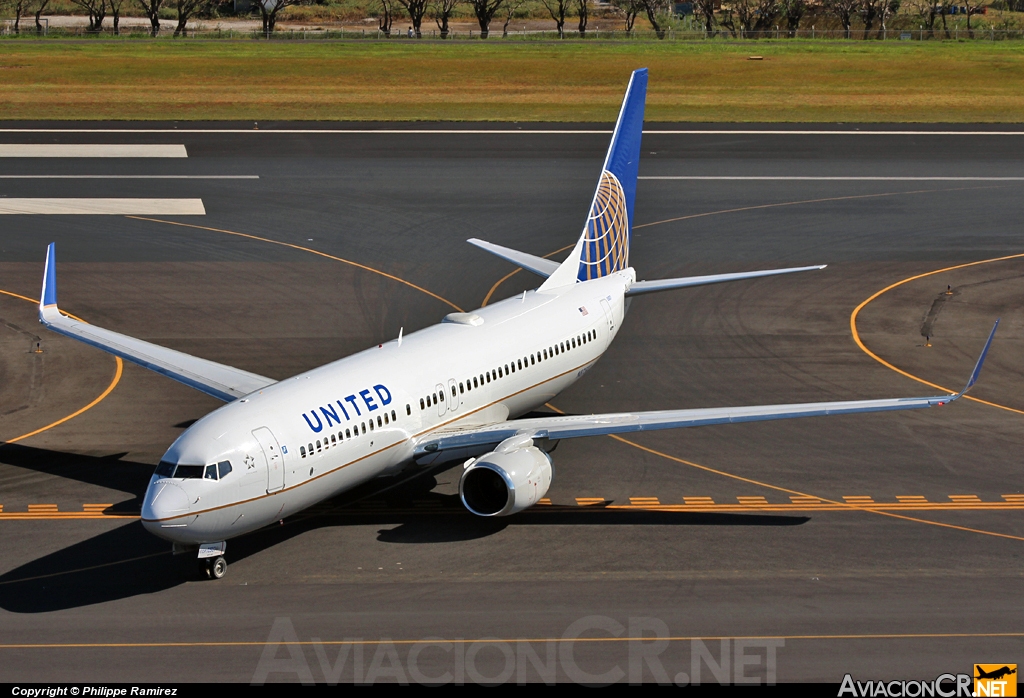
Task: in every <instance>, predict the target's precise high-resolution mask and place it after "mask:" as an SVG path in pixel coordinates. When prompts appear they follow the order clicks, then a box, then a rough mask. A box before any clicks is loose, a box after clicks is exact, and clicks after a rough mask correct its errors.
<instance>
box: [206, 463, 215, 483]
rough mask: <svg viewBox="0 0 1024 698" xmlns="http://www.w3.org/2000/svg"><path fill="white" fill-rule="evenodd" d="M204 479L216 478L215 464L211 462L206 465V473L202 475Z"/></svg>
mask: <svg viewBox="0 0 1024 698" xmlns="http://www.w3.org/2000/svg"><path fill="white" fill-rule="evenodd" d="M203 479H204V480H216V479H217V465H216V464H214V463H211V464H210V465H208V466H206V475H204V476H203Z"/></svg>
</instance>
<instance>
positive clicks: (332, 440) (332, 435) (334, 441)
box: [331, 434, 338, 446]
mask: <svg viewBox="0 0 1024 698" xmlns="http://www.w3.org/2000/svg"><path fill="white" fill-rule="evenodd" d="M336 443H338V441H337V439H335V438H334V434H331V445H332V446H333V445H334V444H336Z"/></svg>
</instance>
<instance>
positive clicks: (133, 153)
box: [0, 143, 188, 158]
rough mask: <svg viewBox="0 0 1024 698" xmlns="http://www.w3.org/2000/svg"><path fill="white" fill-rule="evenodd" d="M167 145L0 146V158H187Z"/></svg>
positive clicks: (178, 148)
mask: <svg viewBox="0 0 1024 698" xmlns="http://www.w3.org/2000/svg"><path fill="white" fill-rule="evenodd" d="M187 157H188V153H187V152H186V151H185V146H184V145H181V144H178V145H171V144H167V143H154V144H129V143H0V158H187Z"/></svg>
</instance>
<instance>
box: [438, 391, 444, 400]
mask: <svg viewBox="0 0 1024 698" xmlns="http://www.w3.org/2000/svg"><path fill="white" fill-rule="evenodd" d="M437 395H438V397H440V398H441V402H444V393H443V392H442V393H438V394H437Z"/></svg>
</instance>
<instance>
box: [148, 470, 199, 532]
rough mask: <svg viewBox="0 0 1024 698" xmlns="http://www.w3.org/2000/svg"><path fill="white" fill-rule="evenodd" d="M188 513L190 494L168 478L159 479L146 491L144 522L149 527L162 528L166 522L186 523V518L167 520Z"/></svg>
mask: <svg viewBox="0 0 1024 698" xmlns="http://www.w3.org/2000/svg"><path fill="white" fill-rule="evenodd" d="M187 513H188V495H187V494H185V490H183V489H181V487H179V486H178V485H176V484H174V483H173V482H170V481H168V480H157V481H156V482H154V483H153V484H152V485H150V486H149V489H148V490H147V491H146V498H145V500H143V502H142V523H143V524H144V525H145V526H146V528H149V529H151V530H152V529H159V528H161V522H164V523H169V524H173V523H185V521H184V520H179V521H177V522H175V521H165V520H166V519H170V518H173V517H178V516H184V515H185V514H187Z"/></svg>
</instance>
